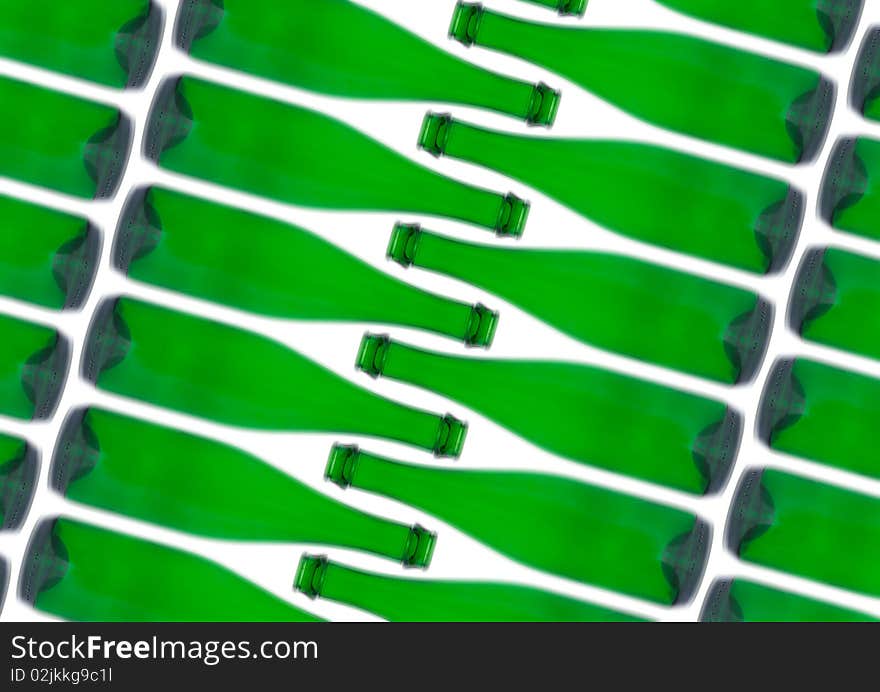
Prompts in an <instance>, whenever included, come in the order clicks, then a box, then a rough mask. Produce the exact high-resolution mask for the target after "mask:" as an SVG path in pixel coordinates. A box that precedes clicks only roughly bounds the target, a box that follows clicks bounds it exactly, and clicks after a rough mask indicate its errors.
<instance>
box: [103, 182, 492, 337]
mask: <svg viewBox="0 0 880 692" xmlns="http://www.w3.org/2000/svg"><path fill="white" fill-rule="evenodd" d="M113 262H114V264H115V265H116V267H117V268H118V269H120V270H121V271H123V272H124V273H125V274H127V275H128V276H130V277H131V278H133V279H136V280H139V281H144V282H146V283H151V284H155V285H158V286H162V287H164V288H168V289H171V290H173V291H179V292H181V293H186V294H188V295H193V296H196V297H198V298H205V299H207V300H212V301H215V302H218V303H223V304H226V305H231V306H233V307H236V308H240V309H242V310H249V311H251V312H256V313H260V314H265V315H269V316H273V317H283V318H302V319H315V320H352V321H378V322H387V323H392V324H401V325H405V326H413V327H421V328H425V329H429V330H431V331H434V332H438V333H440V334H444V335H447V336H451V337H453V338H457V339H460V340H462V341H464V342H465V343H466V344H468V345H473V346H488V345H489V343H490V342H491V339H492V336H493V334H494V330H495V324H496V320H497V313H495V312H492V311H491V310H489V309H488V308H486V307H485V306H483V305H466V304H464V303H459V302H456V301H452V300H449V299H446V298H443V297H440V296H437V295H434V294H430V293H427V292H425V291H421V290H419V289H416V288H414V287H411V286H409V285H407V284H405V283H403V282H400V281H397V280H395V279H393V278H392V277H390V276H388V275H387V274H384V273H383V272H380V271H378V270H376V269H373V268H372V267H371V266H370V265H368V264H366V263H365V262H362V261H360V260H359V259H357V258H356V257H353V256H352V255H349V254H347V253H345V252H343V251H342V250H340V249H339V248H337V247H335V246H334V245H332V244H331V243H329V242H327V241H325V240H323V239H321V238H319V237H318V236H314V235H312V234H311V233H309V232H308V231H306V230H304V229H301V228H298V227H296V226H292V225H289V224H285V223H282V222H280V221H275V220H273V219H270V218H267V217H263V216H257V215H256V214H251V213H249V212H245V211H242V210H238V209H234V208H232V207H227V206H225V205H221V204H217V203H215V202H210V201H208V200H204V199H200V198H197V197H192V196H190V195H186V194H183V193H180V192H176V191H173V190H170V189H166V188H159V187H150V188H141V189H139V190H136V191H134V192H133V193H132V195H131V196H130V197H129V200H128V202H127V203H126V205H125V210H124V211H123V213H122V216H121V217H120V220H119V226H118V229H117V233H116V240H115V243H114V249H113Z"/></svg>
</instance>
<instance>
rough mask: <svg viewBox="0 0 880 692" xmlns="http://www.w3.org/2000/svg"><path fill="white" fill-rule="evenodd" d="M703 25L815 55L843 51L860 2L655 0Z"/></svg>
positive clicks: (836, 0)
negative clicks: (720, 27)
mask: <svg viewBox="0 0 880 692" xmlns="http://www.w3.org/2000/svg"><path fill="white" fill-rule="evenodd" d="M657 2H659V3H660V4H662V5H666V6H667V7H669V8H671V9H673V10H676V11H678V12H683V13H685V14H689V15H691V16H693V17H696V18H698V19H703V20H705V21H707V22H714V23H716V24H722V25H724V26H728V27H731V28H732V29H737V30H739V31H746V32H748V33H750V34H755V35H757V36H764V37H766V38H770V39H774V40H776V41H782V42H783V43H790V44H791V45H794V46H799V47H801V48H806V49H807V50H812V51H816V52H818V53H836V52H839V51H842V50H844V49H845V48H846V47H847V46H848V45H849V42H850V41H851V40H852V37H853V34H854V33H855V30H856V27H857V26H858V23H859V17H860V16H861V14H862V5H863V4H864V0H774V2H767V1H766V0H736V2H717V1H716V0H657Z"/></svg>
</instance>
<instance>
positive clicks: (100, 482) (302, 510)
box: [49, 408, 436, 567]
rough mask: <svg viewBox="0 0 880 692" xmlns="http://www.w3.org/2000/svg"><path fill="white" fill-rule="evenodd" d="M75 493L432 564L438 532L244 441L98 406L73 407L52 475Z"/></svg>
mask: <svg viewBox="0 0 880 692" xmlns="http://www.w3.org/2000/svg"><path fill="white" fill-rule="evenodd" d="M49 479H50V482H51V483H52V486H53V487H54V488H55V489H56V490H57V491H58V492H60V493H61V494H62V495H64V496H65V497H68V498H70V499H71V500H75V501H77V502H82V503H83V504H86V505H92V506H93V507H100V508H101V509H106V510H110V511H111V512H117V513H119V514H124V515H126V516H129V517H135V518H137V519H143V520H145V521H150V522H153V523H155V524H161V525H163V526H167V527H169V528H171V529H176V530H178V531H185V532H188V533H192V534H197V535H200V536H208V537H211V538H223V539H229V540H238V541H275V542H300V543H326V544H331V545H341V546H344V547H347V548H356V549H360V550H366V551H369V552H372V553H376V554H378V555H382V556H384V557H388V558H391V559H393V560H399V561H400V562H402V563H403V564H404V565H405V566H407V567H427V566H428V564H430V562H431V554H432V553H433V550H434V541H435V538H436V536H435V534H433V533H431V532H429V531H427V530H426V529H424V528H423V527H421V526H419V525H418V524H416V525H415V526H405V525H403V524H398V523H396V522H391V521H387V520H385V519H381V518H379V517H375V516H371V515H369V514H365V513H364V512H360V511H358V510H355V509H351V508H349V507H347V506H346V505H343V504H341V503H339V502H336V501H335V500H332V499H330V498H329V497H326V496H325V495H322V494H321V493H318V492H315V491H314V490H312V489H311V488H309V486H307V485H304V484H303V483H300V482H299V481H298V480H296V479H295V478H292V477H290V476H288V475H287V474H285V473H283V472H281V471H279V470H277V469H275V468H274V467H272V466H270V465H269V464H266V463H265V462H263V461H262V460H261V459H258V458H257V457H254V456H252V455H250V454H248V453H246V452H244V451H242V450H240V449H237V448H235V447H230V446H228V445H225V444H222V443H220V442H216V441H214V440H209V439H207V438H204V437H198V436H195V435H190V434H188V433H185V432H182V431H180V430H174V429H173V428H166V427H164V426H161V425H157V424H155V423H149V422H147V421H143V420H138V419H135V418H129V417H128V416H124V415H121V414H119V413H113V412H111V411H106V410H102V409H98V408H88V409H76V410H74V411H72V412H71V413H70V414H69V415H68V417H67V419H66V421H65V423H64V426H63V427H62V429H61V432H60V433H59V436H58V443H57V444H56V446H55V457H54V459H53V462H52V470H51V473H50V476H49Z"/></svg>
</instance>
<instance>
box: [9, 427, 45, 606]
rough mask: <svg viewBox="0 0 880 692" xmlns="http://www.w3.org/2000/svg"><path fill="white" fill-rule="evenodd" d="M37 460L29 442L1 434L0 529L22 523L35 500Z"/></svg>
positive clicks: (36, 454)
mask: <svg viewBox="0 0 880 692" xmlns="http://www.w3.org/2000/svg"><path fill="white" fill-rule="evenodd" d="M39 457H40V455H39V452H37V450H36V448H35V447H33V446H32V445H30V444H29V443H28V442H26V441H24V440H21V439H19V438H17V437H11V436H9V435H3V434H0V530H4V529H9V530H15V529H18V528H21V525H22V524H23V523H24V520H25V518H26V517H27V513H28V510H29V509H30V506H31V500H33V498H34V490H35V488H36V482H37V472H38V471H39V468H40V462H39ZM2 583H3V579H2V577H0V586H2ZM0 601H2V590H0Z"/></svg>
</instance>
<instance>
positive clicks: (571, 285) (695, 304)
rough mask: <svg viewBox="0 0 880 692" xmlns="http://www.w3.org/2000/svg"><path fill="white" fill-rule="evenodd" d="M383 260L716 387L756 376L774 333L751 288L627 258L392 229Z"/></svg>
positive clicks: (767, 311) (404, 227) (769, 312)
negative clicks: (479, 292) (488, 295)
mask: <svg viewBox="0 0 880 692" xmlns="http://www.w3.org/2000/svg"><path fill="white" fill-rule="evenodd" d="M388 256H389V257H391V258H392V259H394V260H395V261H396V262H398V263H400V264H401V265H403V266H404V267H408V266H410V265H412V264H415V265H416V266H418V267H424V268H426V269H430V270H432V271H438V272H442V273H444V274H448V275H450V276H454V277H455V278H457V279H461V280H463V281H467V282H468V283H471V284H474V285H476V286H479V287H480V288H483V289H485V290H487V291H492V292H493V293H496V294H497V295H499V296H501V297H502V298H504V299H505V300H507V301H509V302H511V303H513V304H514V305H517V306H519V307H521V308H522V309H523V310H526V311H527V312H529V313H531V314H533V315H534V316H535V317H537V318H539V319H541V320H544V321H545V322H547V323H548V324H551V325H553V326H554V327H556V328H558V329H560V330H561V331H563V332H565V333H567V334H569V335H571V336H573V337H574V338H576V339H579V340H580V341H583V342H584V343H587V344H592V345H595V346H598V347H600V348H604V349H607V350H610V351H615V352H617V353H623V354H625V355H628V356H633V357H635V358H640V359H642V360H646V361H649V362H652V363H657V364H658V365H664V366H667V367H670V368H676V369H678V370H682V371H684V372H689V373H692V374H695V375H699V376H701V377H707V378H710V379H713V380H719V381H721V382H729V383H734V382H747V381H749V380H750V379H751V378H752V377H753V376H754V374H755V373H756V372H757V369H758V367H759V366H760V364H761V361H762V359H763V356H764V352H765V351H766V347H767V342H768V340H769V337H770V331H771V328H772V325H771V322H772V319H771V318H772V312H773V309H772V307H771V305H770V304H769V303H768V302H767V301H766V300H764V299H763V298H761V297H759V296H758V295H756V294H755V293H753V292H751V291H746V290H743V289H740V288H734V287H732V286H727V285H725V284H720V283H716V282H714V281H710V280H708V279H704V278H700V277H696V276H691V275H689V274H684V273H682V272H677V271H674V270H671V269H667V268H665V267H661V266H658V265H653V264H649V263H647V262H643V261H641V260H638V259H633V258H630V257H625V256H623V255H614V254H610V253H605V252H579V251H576V250H531V249H529V250H513V249H508V248H500V247H492V246H489V245H474V244H471V243H464V242H461V241H458V240H454V239H452V238H447V237H445V236H441V235H437V234H434V233H429V232H426V231H424V230H422V229H421V228H419V227H418V226H412V225H402V224H398V225H397V226H396V227H395V229H394V231H393V233H392V235H391V241H390V244H389V246H388ZM523 277H528V281H523ZM658 286H662V287H663V291H662V292H658V291H657V287H658ZM572 295H577V296H587V299H586V300H583V301H577V302H575V301H572V300H571V296H572ZM599 296H601V301H598V300H594V298H597V297H599Z"/></svg>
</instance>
